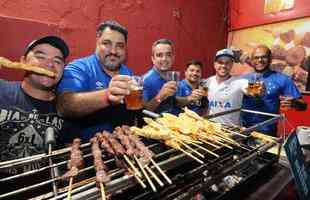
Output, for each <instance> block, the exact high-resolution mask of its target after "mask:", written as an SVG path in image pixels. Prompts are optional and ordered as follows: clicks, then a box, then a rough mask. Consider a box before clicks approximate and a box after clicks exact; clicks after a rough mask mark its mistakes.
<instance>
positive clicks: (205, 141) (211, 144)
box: [199, 138, 220, 149]
mask: <svg viewBox="0 0 310 200" xmlns="http://www.w3.org/2000/svg"><path fill="white" fill-rule="evenodd" d="M199 140H200V141H202V142H203V143H205V144H208V145H210V146H213V147H215V148H217V149H219V148H220V146H217V145H215V144H213V143H211V142H208V141H207V140H204V139H202V138H199Z"/></svg>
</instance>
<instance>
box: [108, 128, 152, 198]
mask: <svg viewBox="0 0 310 200" xmlns="http://www.w3.org/2000/svg"><path fill="white" fill-rule="evenodd" d="M113 134H115V136H116V137H117V138H118V139H119V140H120V141H121V144H122V145H124V146H125V148H126V149H127V151H130V152H132V155H133V157H134V159H135V161H136V162H137V164H138V166H139V168H140V169H141V171H142V173H143V175H144V177H145V178H146V180H147V182H148V183H149V184H150V186H151V188H152V190H153V191H154V192H156V191H157V189H156V187H155V185H154V183H153V182H152V180H151V179H150V177H149V176H148V174H147V173H146V171H145V170H144V168H143V166H142V164H141V163H140V162H139V160H138V159H137V157H136V155H138V154H139V151H138V149H135V148H134V145H133V144H132V142H131V141H130V139H129V137H128V136H126V135H125V134H124V131H123V129H121V128H120V127H117V128H115V130H114V132H113ZM125 159H126V157H125Z"/></svg>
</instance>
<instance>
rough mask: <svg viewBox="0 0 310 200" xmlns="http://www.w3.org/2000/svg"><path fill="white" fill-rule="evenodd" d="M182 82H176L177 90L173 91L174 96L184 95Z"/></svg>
mask: <svg viewBox="0 0 310 200" xmlns="http://www.w3.org/2000/svg"><path fill="white" fill-rule="evenodd" d="M182 83H183V82H181V81H180V82H179V83H178V88H177V92H176V93H175V95H176V96H178V97H184V96H185V94H184V84H182Z"/></svg>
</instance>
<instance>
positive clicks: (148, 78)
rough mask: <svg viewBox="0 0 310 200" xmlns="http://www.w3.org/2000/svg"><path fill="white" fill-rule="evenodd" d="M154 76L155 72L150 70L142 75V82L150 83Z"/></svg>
mask: <svg viewBox="0 0 310 200" xmlns="http://www.w3.org/2000/svg"><path fill="white" fill-rule="evenodd" d="M154 75H155V70H154V69H153V68H152V69H150V70H149V71H147V72H146V73H145V74H144V75H143V81H144V82H145V81H146V82H148V81H152V79H153V78H154Z"/></svg>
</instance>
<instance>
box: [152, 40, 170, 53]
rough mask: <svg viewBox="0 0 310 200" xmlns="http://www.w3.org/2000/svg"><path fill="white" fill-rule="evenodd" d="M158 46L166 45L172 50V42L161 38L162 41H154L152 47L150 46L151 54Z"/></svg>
mask: <svg viewBox="0 0 310 200" xmlns="http://www.w3.org/2000/svg"><path fill="white" fill-rule="evenodd" d="M159 44H168V45H170V46H171V47H172V49H173V42H172V41H171V40H169V39H166V38H162V39H159V40H156V41H155V42H154V43H153V45H152V52H153V49H154V48H155V47H156V46H157V45H159Z"/></svg>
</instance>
